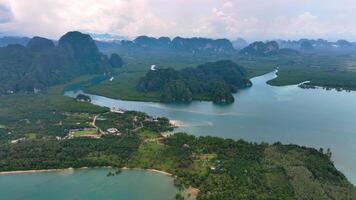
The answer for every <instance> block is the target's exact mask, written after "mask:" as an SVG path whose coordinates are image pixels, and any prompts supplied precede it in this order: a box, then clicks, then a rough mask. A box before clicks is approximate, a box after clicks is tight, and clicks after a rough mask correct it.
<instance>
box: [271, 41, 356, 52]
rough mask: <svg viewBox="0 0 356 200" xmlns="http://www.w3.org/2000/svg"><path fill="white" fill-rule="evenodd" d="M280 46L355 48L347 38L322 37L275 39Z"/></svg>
mask: <svg viewBox="0 0 356 200" xmlns="http://www.w3.org/2000/svg"><path fill="white" fill-rule="evenodd" d="M276 42H277V43H278V44H279V46H280V47H281V48H290V49H296V50H312V49H356V43H355V42H349V41H347V40H338V41H336V42H330V41H327V40H324V39H317V40H314V39H300V40H276Z"/></svg>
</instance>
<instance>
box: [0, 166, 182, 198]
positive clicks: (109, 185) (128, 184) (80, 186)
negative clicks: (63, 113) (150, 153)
mask: <svg viewBox="0 0 356 200" xmlns="http://www.w3.org/2000/svg"><path fill="white" fill-rule="evenodd" d="M109 171H110V170H109V169H85V170H75V171H61V172H41V173H28V174H7V175H0V199H2V200H24V199H26V200H63V199H66V200H83V199H85V200H101V199H102V200H111V199H113V200H143V199H144V200H170V199H172V200H173V199H174V196H175V194H176V193H177V189H176V188H175V187H174V186H173V179H172V178H170V177H167V176H165V175H161V174H158V173H153V172H145V171H140V170H129V171H127V170H124V171H123V172H122V173H121V174H119V175H116V176H112V177H106V174H107V173H108V172H109ZM111 171H113V170H111Z"/></svg>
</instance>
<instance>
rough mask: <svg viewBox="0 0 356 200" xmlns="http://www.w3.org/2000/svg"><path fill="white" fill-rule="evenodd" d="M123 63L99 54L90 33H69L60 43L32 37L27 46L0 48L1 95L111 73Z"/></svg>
mask: <svg viewBox="0 0 356 200" xmlns="http://www.w3.org/2000/svg"><path fill="white" fill-rule="evenodd" d="M23 40H25V39H24V38H22V39H20V40H19V41H18V42H19V43H23V42H24V41H23ZM11 42H14V41H10V43H11ZM121 66H122V60H121V58H120V57H119V56H118V55H116V54H113V55H111V57H110V58H108V56H106V55H104V54H102V53H100V51H99V49H98V48H97V46H96V44H95V42H94V40H93V39H92V38H91V37H90V36H89V35H87V34H82V33H80V32H75V31H74V32H68V33H66V34H65V35H63V36H62V37H61V38H60V39H59V41H58V44H57V45H55V44H54V42H53V41H52V40H49V39H46V38H42V37H33V38H32V39H30V40H29V41H28V42H27V43H26V46H24V45H22V44H8V45H7V46H5V47H0V95H3V94H12V93H17V92H38V91H40V90H44V89H46V88H47V87H49V86H53V85H56V84H61V83H64V82H68V81H70V80H72V79H73V78H74V77H77V76H80V75H85V74H104V73H105V74H111V73H112V72H113V68H115V67H121Z"/></svg>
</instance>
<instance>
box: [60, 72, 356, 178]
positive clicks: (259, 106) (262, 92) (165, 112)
mask: <svg viewBox="0 0 356 200" xmlns="http://www.w3.org/2000/svg"><path fill="white" fill-rule="evenodd" d="M275 77H276V72H271V73H268V74H265V75H263V76H259V77H256V78H253V79H252V80H251V81H252V83H253V86H252V87H251V88H248V89H245V90H241V91H239V92H238V93H237V94H235V95H234V96H235V99H236V101H235V103H233V104H231V105H225V106H221V105H214V104H213V103H211V102H198V101H195V102H192V103H189V104H161V103H150V102H134V101H122V100H116V99H111V98H106V97H102V96H98V95H89V96H90V97H91V99H92V103H93V104H96V105H100V106H106V107H117V108H122V109H128V110H137V111H142V112H146V113H148V114H150V115H153V116H165V117H168V118H170V119H172V120H177V121H178V123H179V124H181V126H180V128H178V130H177V131H186V132H188V133H191V134H195V135H213V136H219V137H225V138H232V139H244V140H247V141H250V142H262V141H265V142H269V143H274V142H278V141H280V142H282V143H284V144H289V143H293V144H298V145H304V146H309V147H314V148H318V149H319V148H321V147H322V148H324V149H325V150H326V149H327V148H330V149H331V151H332V153H333V155H332V159H333V160H334V161H335V165H336V167H337V168H338V169H339V170H341V171H342V172H343V173H344V174H345V175H346V177H347V178H348V179H349V180H350V181H351V182H352V183H353V184H354V185H356V92H346V91H341V92H338V91H335V90H331V91H330V90H329V91H328V90H324V89H301V88H299V87H298V86H297V85H291V86H281V87H275V86H270V85H267V84H266V82H267V81H268V80H270V79H273V78H275ZM80 92H81V91H76V92H74V91H67V92H65V95H67V96H72V97H74V96H76V95H77V94H78V93H80Z"/></svg>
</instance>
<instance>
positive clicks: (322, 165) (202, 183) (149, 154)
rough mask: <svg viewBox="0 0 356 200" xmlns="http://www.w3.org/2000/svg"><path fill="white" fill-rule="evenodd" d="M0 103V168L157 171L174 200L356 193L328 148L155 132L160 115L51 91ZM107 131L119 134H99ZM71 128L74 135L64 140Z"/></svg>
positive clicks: (164, 125)
mask: <svg viewBox="0 0 356 200" xmlns="http://www.w3.org/2000/svg"><path fill="white" fill-rule="evenodd" d="M25 102H32V105H31V106H29V105H28V104H26V103H25ZM0 103H1V105H5V106H2V107H1V108H0V122H1V124H3V128H1V129H0V136H1V137H0V144H1V145H0V171H14V170H34V169H38V170H39V169H64V168H70V167H73V168H81V167H100V166H103V167H104V166H112V167H114V168H122V167H128V168H142V169H157V170H161V171H166V172H168V173H170V174H173V177H174V182H175V185H176V186H177V187H178V188H179V189H180V190H182V193H180V194H179V195H177V198H182V197H183V198H185V197H186V196H185V193H184V192H183V191H184V190H186V189H188V188H196V189H197V191H198V192H197V196H196V198H197V199H199V200H203V199H204V200H205V199H236V198H239V199H350V200H351V199H354V198H355V195H356V194H355V188H354V186H352V185H351V184H350V183H349V182H348V181H347V179H346V178H345V176H344V175H343V174H341V173H340V172H339V171H338V170H337V169H336V168H335V167H334V164H333V163H332V161H331V160H330V153H329V152H325V153H324V152H323V151H318V150H315V149H312V148H306V147H300V146H296V145H282V144H280V143H275V144H266V143H261V144H257V143H249V142H246V141H243V140H238V141H235V140H231V139H223V138H218V137H210V136H204V137H196V136H192V135H188V134H186V133H176V134H174V135H171V136H168V137H163V135H162V133H163V132H166V131H170V130H172V128H173V127H172V126H171V125H170V124H169V120H168V119H166V118H153V117H150V116H148V115H146V114H144V113H140V112H135V111H125V112H124V113H114V112H110V110H109V109H107V108H102V107H98V106H94V105H92V104H90V103H87V102H77V101H74V100H73V99H72V98H68V97H63V96H59V95H55V94H46V95H43V94H33V95H29V94H26V95H20V94H16V95H9V96H2V97H0ZM34 105H38V106H34ZM95 117H96V122H95V126H96V127H97V128H98V131H99V133H98V135H100V137H95V138H91V137H81V135H88V134H87V132H85V130H90V131H91V132H92V133H94V131H93V128H95V127H94V126H93V120H94V118H95ZM61 121H62V123H60V122H61ZM78 123H80V124H78ZM73 126H74V127H73ZM87 128H88V129H87ZM108 128H115V129H117V133H120V134H101V133H100V130H101V131H106V130H107V129H108ZM72 129H75V130H79V133H80V134H79V135H78V134H77V137H72V138H70V137H66V136H68V134H69V130H72ZM80 130H83V131H80ZM9 133H11V134H9ZM55 136H57V137H55ZM21 138H23V139H21ZM14 141H16V142H14ZM114 174H116V173H115V172H112V173H111V174H110V176H112V175H114ZM117 175H119V173H118V174H117Z"/></svg>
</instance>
